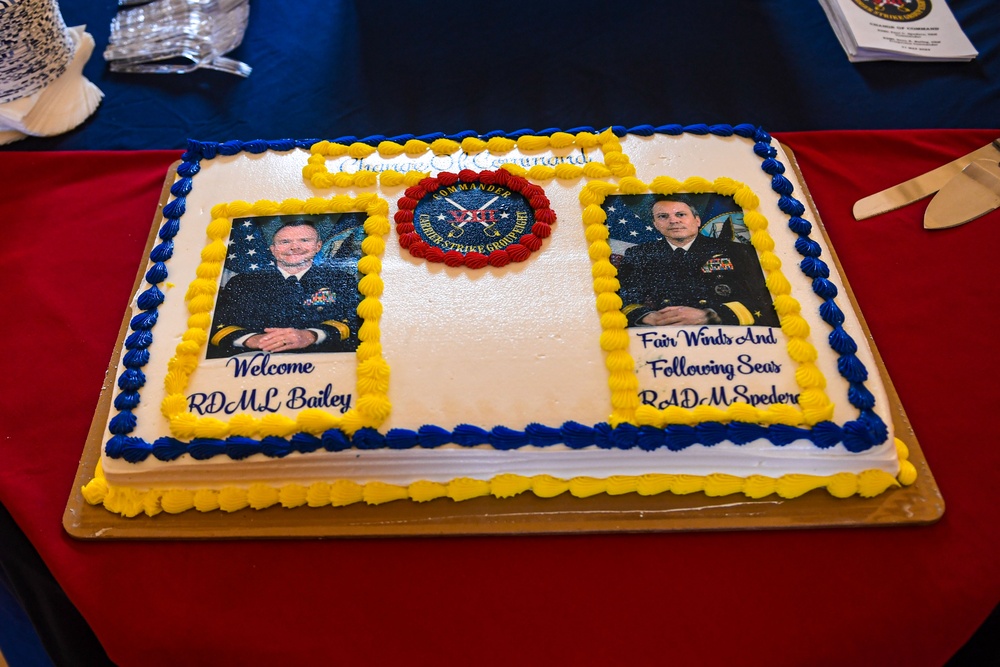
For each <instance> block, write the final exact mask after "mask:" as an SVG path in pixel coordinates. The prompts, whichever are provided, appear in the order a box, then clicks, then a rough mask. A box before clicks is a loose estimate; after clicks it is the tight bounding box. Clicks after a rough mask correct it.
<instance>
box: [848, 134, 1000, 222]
mask: <svg viewBox="0 0 1000 667" xmlns="http://www.w3.org/2000/svg"><path fill="white" fill-rule="evenodd" d="M982 158H986V159H992V160H1000V138H998V139H995V140H993V141H992V142H990V143H988V144H986V145H985V146H983V147H982V148H977V149H976V150H974V151H972V152H971V153H969V154H968V155H963V156H962V157H960V158H958V159H957V160H952V161H951V162H949V163H948V164H945V165H942V166H940V167H938V168H937V169H932V170H931V171H928V172H927V173H926V174H921V175H920V176H917V177H916V178H911V179H910V180H908V181H905V182H903V183H900V184H899V185H894V186H893V187H891V188H888V189H885V190H882V191H881V192H877V193H875V194H873V195H869V196H867V197H865V198H864V199H859V200H858V201H857V203H856V204H854V218H855V220H864V219H865V218H870V217H872V216H873V215H879V214H881V213H888V212H889V211H895V210H896V209H897V208H902V207H903V206H906V205H907V204H912V203H913V202H915V201H917V200H919V199H923V198H924V197H927V196H928V195H932V194H934V193H935V192H937V191H938V190H940V189H941V188H943V187H944V185H945V183H947V182H948V181H950V180H951V179H952V178H954V177H955V176H956V175H957V174H959V173H961V171H962V170H963V169H965V167H966V165H968V164H969V163H970V162H973V161H975V160H978V159H982Z"/></svg>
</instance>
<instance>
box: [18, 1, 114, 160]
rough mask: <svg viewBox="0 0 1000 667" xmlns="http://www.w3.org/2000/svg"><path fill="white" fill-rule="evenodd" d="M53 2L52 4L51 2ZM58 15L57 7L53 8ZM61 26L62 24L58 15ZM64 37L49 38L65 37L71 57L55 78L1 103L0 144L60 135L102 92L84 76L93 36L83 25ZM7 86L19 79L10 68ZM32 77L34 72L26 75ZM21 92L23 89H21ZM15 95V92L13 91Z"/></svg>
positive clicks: (85, 114)
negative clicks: (84, 67)
mask: <svg viewBox="0 0 1000 667" xmlns="http://www.w3.org/2000/svg"><path fill="white" fill-rule="evenodd" d="M53 4H54V3H53ZM55 11H56V13H57V14H58V7H55ZM59 18H60V25H61V15H60V16H59ZM63 30H64V33H65V36H62V35H59V34H56V35H55V36H54V37H53V38H52V39H53V40H56V41H58V40H60V39H65V42H66V45H67V47H68V49H61V50H60V52H65V53H66V54H67V55H69V56H70V58H69V60H68V62H67V63H65V64H64V65H62V66H61V67H59V68H58V69H56V71H59V70H61V73H60V74H58V76H56V77H55V78H52V79H51V80H50V81H48V83H46V84H45V85H43V86H42V87H40V88H39V89H38V90H35V91H34V92H32V93H30V94H28V95H25V96H23V97H19V98H18V99H14V100H11V101H9V102H6V103H5V104H0V144H7V143H10V142H12V141H17V140H18V139H23V138H24V137H25V136H28V135H31V136H36V137H48V136H52V135H55V134H62V133H63V132H66V131H68V130H71V129H73V128H74V127H76V126H77V125H79V124H80V123H82V122H83V121H84V120H86V119H87V118H88V117H89V116H90V115H91V114H92V113H94V110H95V109H97V105H98V104H100V102H101V98H102V97H104V94H103V93H102V92H101V91H100V89H99V88H98V87H97V86H95V85H94V84H93V83H91V82H90V81H89V80H88V79H87V78H86V77H84V76H83V66H84V65H85V64H86V63H87V60H89V59H90V56H91V54H92V53H93V51H94V38H93V37H92V36H91V35H90V33H88V32H87V31H86V26H76V27H74V28H68V29H65V28H64V29H63ZM7 76H8V80H7V81H6V82H5V83H7V84H8V85H7V87H8V88H13V89H16V88H17V87H18V84H19V83H20V82H19V81H16V80H14V78H15V77H16V76H17V74H16V72H14V71H13V70H12V71H11V72H8V73H7ZM24 76H26V77H27V76H32V77H34V78H37V76H35V75H34V74H25V75H24ZM21 90H22V92H23V90H24V88H23V87H22V88H21ZM14 94H16V93H14Z"/></svg>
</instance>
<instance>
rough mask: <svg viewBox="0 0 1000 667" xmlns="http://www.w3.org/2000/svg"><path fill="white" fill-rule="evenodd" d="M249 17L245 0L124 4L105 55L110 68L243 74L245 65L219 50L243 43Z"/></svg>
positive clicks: (128, 1) (247, 72)
mask: <svg viewBox="0 0 1000 667" xmlns="http://www.w3.org/2000/svg"><path fill="white" fill-rule="evenodd" d="M140 1H141V0H119V4H120V5H135V3H136V2H140ZM249 18H250V2H249V0H154V1H153V2H147V3H146V4H141V5H136V6H129V7H128V8H126V9H121V10H120V11H119V12H118V14H116V15H115V18H114V19H113V20H112V21H111V36H110V38H109V39H108V47H107V49H105V51H104V59H105V60H106V61H107V62H108V63H109V65H110V68H111V71H113V72H145V73H153V74H183V73H185V72H191V71H194V70H196V69H199V68H207V69H215V70H219V71H222V72H228V73H230V74H236V75H238V76H243V77H246V76H249V75H250V71H251V68H250V66H249V65H247V64H246V63H242V62H239V61H237V60H233V59H231V58H226V57H225V56H224V54H226V53H229V52H230V51H232V50H233V49H235V48H236V47H237V46H239V45H240V42H242V41H243V33H244V32H245V31H246V27H247V22H248V20H249Z"/></svg>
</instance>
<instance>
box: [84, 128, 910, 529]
mask: <svg viewBox="0 0 1000 667" xmlns="http://www.w3.org/2000/svg"><path fill="white" fill-rule="evenodd" d="M787 165H789V160H788V158H787V156H786V155H785V154H784V152H783V151H782V149H781V147H780V146H779V145H778V144H777V142H775V141H773V140H772V139H771V137H770V136H768V135H767V134H766V133H765V132H763V131H760V130H759V129H756V128H753V127H752V126H735V127H730V126H711V127H707V126H695V127H686V128H681V127H679V126H662V127H658V128H654V127H649V126H642V127H638V128H628V129H626V128H617V127H616V128H610V129H605V130H603V131H596V130H594V129H592V128H576V129H574V130H570V131H567V132H561V131H556V130H546V131H544V132H542V133H537V134H536V133H532V132H528V131H526V132H519V133H500V132H495V133H490V134H487V135H477V134H475V133H471V132H465V133H460V134H457V135H450V136H445V135H432V136H426V137H412V136H406V137H391V138H388V137H367V138H362V139H357V138H354V137H347V138H341V139H338V140H335V141H322V142H317V141H300V142H295V141H280V142H246V143H238V142H231V143H226V144H214V143H201V142H191V143H190V145H189V150H188V151H187V152H186V153H185V154H184V157H183V161H182V163H181V165H180V166H179V168H178V169H177V173H176V177H175V182H174V185H173V187H172V189H171V192H172V194H171V197H170V202H169V203H168V204H167V206H165V207H164V209H163V220H162V227H161V228H160V232H159V238H158V239H157V242H156V245H155V247H154V248H153V249H152V251H151V253H150V256H149V258H148V260H147V262H146V266H145V267H144V275H145V280H144V282H143V283H142V285H141V286H140V289H139V290H138V292H137V294H136V295H135V297H134V299H133V301H132V303H131V304H130V317H131V324H130V326H131V328H130V331H129V333H128V335H127V337H126V339H125V341H124V345H123V347H124V349H123V350H122V356H121V361H120V363H119V367H118V373H117V378H118V381H117V389H116V394H115V399H114V407H113V408H112V409H111V412H110V414H109V416H108V431H107V437H106V441H105V444H104V446H103V448H102V454H101V458H100V465H99V469H98V473H97V475H96V476H95V478H94V480H93V481H91V482H90V483H89V484H88V485H87V486H86V487H85V489H84V494H85V497H86V498H87V500H88V501H89V502H91V503H93V504H100V503H103V504H104V506H105V507H107V508H108V509H109V510H111V511H114V512H119V513H121V514H123V515H127V516H132V515H135V514H138V513H142V512H145V513H147V514H155V513H157V512H159V511H161V510H165V511H168V512H180V511H184V510H187V509H191V508H196V509H198V510H202V511H208V510H213V509H219V508H221V509H224V510H227V511H234V510H238V509H242V508H244V507H248V506H249V507H254V508H262V507H268V506H271V505H276V504H281V505H284V506H286V507H296V506H301V505H312V506H321V505H334V506H336V505H344V504H349V503H354V502H361V501H364V502H368V503H381V502H386V501H390V500H397V499H407V498H408V499H411V500H415V501H428V500H433V499H436V498H450V499H452V500H464V499H467V498H471V497H477V496H484V495H493V496H496V497H497V498H503V497H507V496H511V495H515V494H518V493H522V492H534V493H536V494H537V495H539V496H544V497H548V496H553V495H557V494H560V493H564V492H565V493H571V494H573V495H576V496H581V497H582V496H588V495H593V494H597V493H602V492H606V493H612V494H618V493H627V492H638V493H642V494H647V495H649V494H656V493H661V492H674V493H690V492H705V493H708V494H710V495H724V494H729V493H743V494H746V495H748V496H751V497H763V496H766V495H769V494H772V493H774V494H778V495H780V496H782V497H795V496H798V495H801V494H803V493H806V492H809V491H811V490H813V489H820V488H825V489H826V490H827V491H828V492H829V493H831V494H833V495H834V496H837V497H847V496H851V495H854V494H861V495H864V496H871V495H876V494H878V493H881V492H883V491H885V490H886V489H888V488H890V487H893V486H896V485H898V484H899V483H911V482H912V481H913V479H914V476H915V473H914V470H913V466H912V465H911V464H909V463H908V462H907V461H906V453H905V451H906V450H905V446H903V445H902V443H899V442H898V441H897V440H896V438H895V437H894V434H893V429H892V419H891V415H890V413H889V408H888V404H887V400H886V395H885V390H884V387H883V385H882V382H881V379H880V377H879V374H878V371H877V370H876V365H875V360H874V358H873V356H872V353H871V351H870V349H869V347H868V345H867V341H866V338H865V335H864V333H863V331H862V329H861V326H860V324H859V322H858V318H857V316H856V314H855V313H854V311H853V309H852V307H851V303H850V301H849V299H848V298H847V295H846V294H845V292H844V287H843V283H842V281H841V278H840V276H839V275H838V273H837V268H836V267H835V266H834V264H833V263H832V261H831V258H830V253H829V251H828V249H827V247H826V245H825V241H824V239H823V237H822V234H820V233H819V231H818V230H816V229H813V226H812V224H811V222H810V220H811V219H812V218H813V214H812V213H811V212H809V211H808V210H807V209H806V207H805V206H804V205H803V204H802V203H801V201H800V200H799V199H797V198H796V197H798V196H800V193H801V192H802V184H801V183H800V182H798V180H797V177H796V176H795V175H794V174H793V173H792V172H791V170H790V169H787V170H786V166H787ZM678 248H680V249H681V251H680V252H679V253H676V254H675V251H676V250H677V249H678ZM497 502H501V501H500V500H498V501H497Z"/></svg>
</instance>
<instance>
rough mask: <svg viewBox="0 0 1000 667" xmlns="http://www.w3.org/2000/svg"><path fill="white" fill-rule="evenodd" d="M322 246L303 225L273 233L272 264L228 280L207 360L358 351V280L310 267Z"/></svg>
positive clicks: (316, 234)
mask: <svg viewBox="0 0 1000 667" xmlns="http://www.w3.org/2000/svg"><path fill="white" fill-rule="evenodd" d="M322 247H323V243H322V241H321V240H320V238H319V232H318V231H317V230H316V228H315V227H314V226H313V225H312V224H311V223H310V222H308V221H305V220H292V221H291V222H289V223H286V224H285V225H283V226H282V227H281V228H280V229H278V231H276V232H275V233H274V238H273V239H272V241H271V246H270V250H271V254H272V255H273V256H274V261H275V266H274V267H269V268H268V269H265V270H263V271H259V272H253V273H241V274H239V275H236V276H233V278H231V279H230V280H229V282H227V283H226V286H225V288H223V290H222V292H221V294H220V295H219V300H218V306H217V307H218V312H217V314H216V317H215V324H214V327H213V329H212V337H211V339H210V340H209V343H210V345H209V352H208V356H209V357H210V358H211V357H227V356H232V355H234V354H239V353H240V352H249V351H253V350H261V351H264V352H270V353H278V352H350V351H354V350H355V349H357V345H358V338H357V334H358V328H359V326H360V322H359V318H358V315H357V308H358V301H359V298H360V297H359V294H358V287H357V278H356V277H355V276H354V275H353V274H350V273H347V272H345V271H340V270H337V269H333V268H330V267H326V266H318V265H315V264H314V263H313V258H314V257H315V256H316V253H318V252H319V251H320V249H321V248H322Z"/></svg>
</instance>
